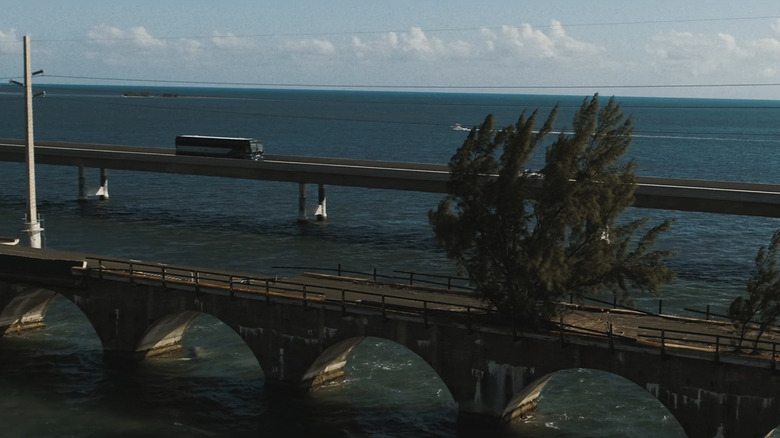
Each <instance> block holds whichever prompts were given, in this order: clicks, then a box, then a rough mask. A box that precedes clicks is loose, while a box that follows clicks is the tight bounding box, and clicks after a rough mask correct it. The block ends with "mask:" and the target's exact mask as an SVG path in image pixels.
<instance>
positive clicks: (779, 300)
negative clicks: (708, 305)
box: [728, 230, 780, 350]
mask: <svg viewBox="0 0 780 438" xmlns="http://www.w3.org/2000/svg"><path fill="white" fill-rule="evenodd" d="M778 252H780V230H778V231H776V232H775V234H774V235H773V236H772V241H771V243H770V244H769V247H768V248H765V247H761V248H759V250H758V254H756V260H755V264H756V270H755V272H753V275H752V276H751V277H750V279H749V280H748V282H747V284H746V289H747V292H748V296H747V298H744V297H737V298H735V299H734V301H732V302H731V305H730V306H729V310H728V316H729V318H731V321H732V322H733V323H734V325H735V327H736V328H737V330H738V331H739V345H738V346H737V348H742V341H743V340H744V339H745V338H746V337H747V333H748V330H749V329H750V328H751V327H756V337H755V339H753V349H754V350H755V349H756V348H757V347H758V341H759V340H760V339H761V336H762V335H763V334H764V332H765V331H766V330H767V329H768V328H769V327H770V326H772V325H774V323H775V322H776V321H777V318H778V317H780V271H778V267H777V262H778V260H777V259H778Z"/></svg>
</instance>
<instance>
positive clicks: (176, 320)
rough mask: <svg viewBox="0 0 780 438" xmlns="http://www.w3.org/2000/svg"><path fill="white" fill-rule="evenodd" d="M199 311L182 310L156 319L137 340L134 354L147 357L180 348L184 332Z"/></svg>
mask: <svg viewBox="0 0 780 438" xmlns="http://www.w3.org/2000/svg"><path fill="white" fill-rule="evenodd" d="M200 313H201V312H199V311H195V310H184V311H181V312H176V313H171V314H168V315H166V316H164V317H162V318H160V319H158V320H157V321H155V322H154V323H153V324H152V325H151V326H149V328H147V329H146V332H145V333H144V335H143V336H142V337H141V339H140V341H138V344H137V345H136V347H135V355H136V356H137V357H140V358H147V357H151V356H157V355H160V354H165V353H168V352H171V351H175V350H178V349H180V348H181V340H182V337H183V336H184V333H185V332H186V331H187V329H188V328H189V327H190V325H191V324H192V322H193V321H194V320H195V318H196V317H197V316H198V315H200Z"/></svg>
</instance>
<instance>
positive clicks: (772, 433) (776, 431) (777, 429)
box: [764, 426, 780, 438]
mask: <svg viewBox="0 0 780 438" xmlns="http://www.w3.org/2000/svg"><path fill="white" fill-rule="evenodd" d="M774 436H780V426H777V427H775V428H774V429H772V430H770V431H769V432H767V434H766V436H765V437H764V438H773V437H774Z"/></svg>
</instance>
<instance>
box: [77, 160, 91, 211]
mask: <svg viewBox="0 0 780 438" xmlns="http://www.w3.org/2000/svg"><path fill="white" fill-rule="evenodd" d="M88 197H89V193H88V191H87V169H86V168H84V166H79V202H86V200H87V198H88Z"/></svg>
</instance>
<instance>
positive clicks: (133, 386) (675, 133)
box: [0, 85, 780, 438]
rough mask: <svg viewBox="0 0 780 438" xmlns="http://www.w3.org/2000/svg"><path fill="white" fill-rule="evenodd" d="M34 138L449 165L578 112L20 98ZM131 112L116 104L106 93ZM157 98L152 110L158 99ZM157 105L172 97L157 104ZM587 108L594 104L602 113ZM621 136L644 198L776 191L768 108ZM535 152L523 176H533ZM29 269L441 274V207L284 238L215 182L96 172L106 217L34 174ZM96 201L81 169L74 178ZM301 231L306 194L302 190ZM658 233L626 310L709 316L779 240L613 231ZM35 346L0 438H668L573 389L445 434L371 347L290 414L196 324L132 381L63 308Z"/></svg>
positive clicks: (597, 392) (345, 100)
mask: <svg viewBox="0 0 780 438" xmlns="http://www.w3.org/2000/svg"><path fill="white" fill-rule="evenodd" d="M36 91H46V97H45V98H39V99H35V119H34V123H35V125H34V126H35V138H36V139H37V140H46V141H73V142H89V143H107V144H119V145H138V146H151V147H161V148H172V147H173V141H174V137H175V136H176V135H180V134H202V135H220V136H245V137H254V138H258V139H261V140H262V141H263V143H264V145H265V150H266V153H269V154H289V155H308V156H323V157H345V158H365V159H375V160H395V161H412V162H424V163H447V162H448V161H449V158H450V156H451V155H452V154H453V153H454V152H455V150H456V148H457V147H458V146H460V144H461V143H462V142H463V140H464V139H465V137H466V134H467V133H466V132H463V131H455V130H453V129H452V128H451V126H452V125H454V124H455V123H460V124H462V125H463V126H467V127H471V126H475V125H478V124H479V123H481V122H482V120H483V119H484V117H485V116H486V115H487V114H489V113H492V114H494V115H495V116H496V119H497V122H498V123H497V124H498V125H499V126H504V125H509V124H512V123H514V122H515V121H516V120H517V118H518V116H519V115H520V114H521V113H522V112H523V111H524V110H528V111H533V110H535V109H539V111H540V118H545V117H546V115H547V113H548V112H549V111H550V109H551V108H552V107H553V106H554V105H555V104H559V105H560V114H559V117H558V123H557V124H556V128H558V129H565V128H566V126H567V125H570V124H571V116H572V115H573V113H574V111H576V109H577V108H578V107H579V105H580V104H581V103H582V101H583V99H584V98H585V97H586V96H526V95H488V94H447V93H396V92H366V91H363V92H360V91H310V90H254V89H202V88H132V87H99V86H71V87H66V86H53V85H46V86H38V87H37V89H36ZM129 91H132V92H135V93H138V92H148V93H149V95H148V96H145V97H124V96H123V94H124V93H126V92H129ZM164 94H168V95H167V96H166V97H163V95H164ZM171 95H175V96H171ZM601 99H602V100H604V101H606V99H608V96H602V97H601ZM616 99H617V100H618V101H619V102H620V103H621V104H622V106H623V110H624V113H625V114H626V115H628V116H630V117H631V119H632V120H633V123H634V126H635V133H634V141H633V144H632V146H631V149H630V151H629V157H630V158H634V159H635V160H636V162H637V173H638V174H640V175H648V176H659V177H680V178H696V179H711V180H730V181H747V182H762V183H775V184H778V183H780V172H778V169H779V168H780V125H779V124H778V123H777V121H778V120H780V102H776V101H753V100H745V101H737V100H702V99H660V98H637V97H621V96H616ZM24 136H25V112H24V96H23V93H22V90H21V89H19V88H18V87H11V86H0V138H11V139H24ZM543 154H544V153H543V151H540V153H539V154H538V155H537V156H536V157H534V158H533V160H532V162H531V163H530V165H529V167H531V168H534V167H540V166H541V164H542V160H543ZM36 176H37V184H38V190H37V196H38V212H39V213H40V214H41V215H42V217H43V220H44V223H43V226H44V228H45V236H44V244H45V246H46V247H48V248H54V249H61V250H73V251H82V252H88V253H93V254H100V255H107V256H118V257H129V258H134V259H140V260H146V261H155V262H163V263H169V264H186V265H194V266H201V267H204V268H224V269H231V270H238V271H244V272H250V273H257V274H274V275H280V276H292V275H296V274H298V273H300V272H301V271H302V270H304V268H308V269H310V270H311V269H314V268H318V269H335V268H336V267H337V265H338V264H339V263H340V264H341V265H342V266H343V267H344V269H348V270H354V271H361V272H371V271H372V270H373V269H377V272H379V273H380V274H386V275H393V273H394V272H395V271H415V272H426V273H434V274H448V275H449V274H455V273H456V272H455V269H454V266H453V265H452V263H451V262H449V261H448V260H447V258H446V257H445V256H444V254H443V252H442V251H441V250H439V249H437V248H436V246H435V244H434V239H433V235H432V231H431V228H430V226H429V224H428V223H427V212H428V210H429V209H431V208H434V207H435V206H436V204H437V203H438V201H439V199H440V197H441V195H434V194H423V193H410V192H398V191H391V190H373V189H359V188H347V187H333V186H329V187H327V195H328V204H327V209H328V219H327V221H325V222H316V221H311V222H309V223H306V224H298V223H297V222H296V219H297V205H298V186H297V185H296V184H289V183H273V182H262V181H244V180H238V179H229V178H207V177H195V176H181V175H166V174H155V173H141V172H124V171H109V186H108V188H109V193H110V199H109V200H108V201H100V200H97V199H93V200H90V201H89V202H86V203H78V202H76V198H77V196H78V179H77V170H76V169H75V168H70V167H58V166H47V165H38V166H37V168H36ZM25 178H26V176H25V170H24V165H23V164H20V163H5V162H0V236H7V237H18V238H20V239H21V240H22V243H23V244H24V243H26V240H25V237H24V235H23V234H22V233H21V232H20V229H21V228H22V216H23V215H24V211H25V190H26V179H25ZM88 179H89V183H90V184H91V185H92V186H95V187H97V186H98V185H99V175H98V170H97V169H90V170H89V172H88ZM309 190H310V192H309V193H308V198H309V200H310V201H309V203H310V209H311V214H312V217H313V211H314V208H315V207H316V198H317V195H316V190H317V188H316V185H311V186H310V187H309ZM639 216H649V217H651V218H652V220H651V223H658V222H660V221H661V220H663V219H666V218H673V219H675V220H676V222H675V224H674V227H673V228H672V230H671V231H670V232H669V233H667V234H666V235H664V236H663V238H662V240H661V242H660V243H659V246H660V247H663V248H667V249H671V250H673V251H674V252H675V256H674V258H673V259H672V260H671V261H670V264H671V266H672V268H673V269H674V271H675V272H676V273H677V277H678V278H677V281H676V282H675V283H673V284H671V285H669V286H668V287H666V288H665V289H664V291H663V296H662V297H647V296H643V295H641V294H640V295H636V296H635V299H636V302H637V306H638V307H640V308H643V309H646V310H651V311H657V309H658V305H659V302H658V300H659V298H661V299H662V300H663V310H664V312H665V313H675V314H681V315H698V313H696V311H704V310H705V308H706V306H707V305H710V306H711V309H712V311H713V312H716V313H725V309H726V307H727V306H728V303H729V302H730V301H731V300H732V299H733V298H734V297H735V296H737V295H740V294H744V293H745V282H746V280H747V279H748V278H749V276H750V274H751V272H752V269H753V260H754V258H755V255H756V252H757V251H758V249H759V248H760V247H761V246H766V245H768V244H769V241H770V238H771V236H772V234H773V233H774V231H775V230H777V229H778V228H780V220H778V219H772V218H756V217H741V216H728V215H718V214H705V213H686V212H677V211H665V210H650V209H630V210H629V212H628V213H627V214H626V217H639ZM46 324H47V327H46V328H45V329H43V330H37V331H31V332H27V333H23V334H21V335H13V336H5V337H4V338H3V339H1V340H0V424H1V425H2V427H3V431H2V436H3V437H36V438H43V437H104V436H112V437H117V436H118V437H149V436H154V437H156V436H166V437H212V436H214V437H217V436H218V437H250V436H252V437H256V436H312V437H314V436H317V437H319V436H322V437H361V436H382V437H396V436H397V437H411V436H431V437H472V436H473V437H476V436H479V437H484V436H502V437H504V436H506V437H531V438H541V437H545V438H553V437H556V438H557V437H567V438H568V437H682V436H684V435H683V433H682V431H681V428H680V427H679V425H678V424H677V423H676V421H675V420H674V418H673V417H672V416H671V415H670V414H669V412H668V411H666V410H665V408H664V407H663V406H661V405H660V403H659V402H658V401H657V400H656V399H654V398H653V397H652V395H651V394H650V393H649V392H648V391H647V390H646V389H645V388H639V387H637V386H635V385H633V384H632V383H629V382H626V381H623V380H622V379H620V378H618V377H615V376H611V375H608V374H604V373H601V372H597V371H593V370H584V369H573V370H569V371H567V372H565V373H563V374H562V375H561V376H560V377H557V378H556V379H555V380H554V382H553V384H551V385H550V386H549V387H548V389H546V390H545V392H544V393H543V394H542V398H541V401H540V405H539V409H538V411H537V412H536V414H535V415H534V417H533V418H532V419H531V420H530V421H528V422H527V423H524V424H519V425H515V426H512V427H511V428H507V429H501V430H484V429H482V428H474V427H470V426H468V425H464V424H460V423H458V422H457V421H456V414H457V408H456V406H455V403H454V402H453V400H452V397H451V396H450V395H449V393H448V391H447V389H446V388H445V387H444V385H443V383H442V382H441V381H440V380H439V379H438V377H437V376H436V375H435V373H434V372H433V371H432V370H431V369H430V368H429V367H428V366H427V365H426V364H425V363H422V362H421V360H420V359H419V358H418V357H416V356H415V355H414V354H412V353H410V352H409V351H407V350H405V349H403V348H401V347H399V346H397V345H395V344H393V343H392V342H388V341H384V340H381V339H373V341H374V342H373V343H371V345H365V346H363V345H362V346H361V350H359V351H358V352H357V353H356V355H355V357H354V359H353V360H352V361H351V362H350V363H348V369H347V377H346V380H345V381H344V382H343V383H341V384H338V385H332V386H328V387H326V388H324V389H322V390H319V391H316V392H314V393H313V394H310V395H308V396H291V395H289V394H285V393H281V392H277V391H274V390H273V389H272V388H265V387H264V385H263V372H262V370H261V369H260V367H259V366H258V364H257V362H256V361H255V359H254V357H253V356H252V355H251V353H250V352H249V351H248V350H247V348H246V347H245V346H244V344H243V342H242V340H241V338H240V337H239V336H238V335H237V334H235V333H234V332H232V330H230V329H229V328H228V327H227V326H225V325H224V324H222V323H221V322H220V321H218V320H216V319H215V318H213V317H211V316H209V315H201V316H200V317H199V318H198V319H197V320H196V324H195V325H194V326H193V328H192V329H191V330H190V331H189V332H188V333H187V334H186V336H185V339H184V343H185V348H184V350H183V351H182V352H181V353H180V354H177V355H173V356H170V357H166V358H164V359H157V360H148V361H144V362H142V363H138V364H115V363H109V362H104V361H103V358H102V351H101V346H100V343H99V341H98V339H97V336H96V335H95V334H94V331H93V329H92V328H91V326H90V325H89V323H88V322H87V320H86V319H85V318H84V317H83V315H81V314H80V311H79V310H78V308H76V307H75V306H74V305H72V304H71V303H70V302H69V301H67V300H65V299H58V300H57V301H56V302H55V303H54V305H53V306H52V308H51V309H50V311H49V313H48V314H47V317H46Z"/></svg>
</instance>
